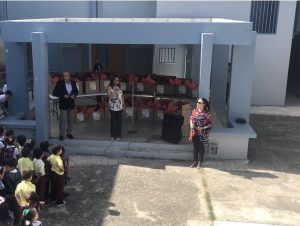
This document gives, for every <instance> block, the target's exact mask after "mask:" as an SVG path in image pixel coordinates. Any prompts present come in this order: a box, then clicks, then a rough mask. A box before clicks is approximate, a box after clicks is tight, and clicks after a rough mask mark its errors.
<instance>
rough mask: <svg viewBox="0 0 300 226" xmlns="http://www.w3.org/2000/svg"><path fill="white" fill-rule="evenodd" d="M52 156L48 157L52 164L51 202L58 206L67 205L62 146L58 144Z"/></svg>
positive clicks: (53, 149)
mask: <svg viewBox="0 0 300 226" xmlns="http://www.w3.org/2000/svg"><path fill="white" fill-rule="evenodd" d="M52 153H53V154H52V155H50V156H49V157H48V159H47V160H48V161H49V162H50V163H51V201H56V205H57V206H63V205H65V204H66V202H65V201H64V200H63V199H64V187H65V178H64V165H63V161H62V159H61V157H60V155H61V153H62V146H61V145H59V144H57V145H55V146H54V147H53V148H52Z"/></svg>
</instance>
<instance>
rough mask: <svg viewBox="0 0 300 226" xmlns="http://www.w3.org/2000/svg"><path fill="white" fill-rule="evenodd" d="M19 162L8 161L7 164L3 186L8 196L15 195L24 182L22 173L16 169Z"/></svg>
mask: <svg viewBox="0 0 300 226" xmlns="http://www.w3.org/2000/svg"><path fill="white" fill-rule="evenodd" d="M16 165H17V160H16V159H14V158H10V159H8V160H7V161H6V162H5V164H4V167H5V174H4V176H3V180H2V182H3V184H4V187H5V194H6V195H14V194H15V190H16V187H17V185H18V184H19V183H20V182H21V181H22V176H21V173H20V172H19V171H18V170H17V169H16Z"/></svg>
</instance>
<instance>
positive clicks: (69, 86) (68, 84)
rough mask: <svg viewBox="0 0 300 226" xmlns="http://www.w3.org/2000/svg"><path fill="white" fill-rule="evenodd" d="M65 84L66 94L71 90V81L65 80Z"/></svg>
mask: <svg viewBox="0 0 300 226" xmlns="http://www.w3.org/2000/svg"><path fill="white" fill-rule="evenodd" d="M65 86H66V90H67V92H68V94H69V95H70V94H71V92H72V84H71V81H69V82H65Z"/></svg>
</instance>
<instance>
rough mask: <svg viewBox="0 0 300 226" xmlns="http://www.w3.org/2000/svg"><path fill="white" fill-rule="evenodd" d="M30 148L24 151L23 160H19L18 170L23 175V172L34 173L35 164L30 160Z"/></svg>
mask: <svg viewBox="0 0 300 226" xmlns="http://www.w3.org/2000/svg"><path fill="white" fill-rule="evenodd" d="M29 152H30V148H29V147H27V146H26V145H25V146H24V148H23V150H22V158H20V159H19V160H18V164H17V169H18V170H19V171H20V172H21V174H22V175H23V171H25V170H26V171H33V162H32V161H31V160H30V158H29Z"/></svg>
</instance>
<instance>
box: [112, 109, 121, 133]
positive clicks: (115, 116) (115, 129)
mask: <svg viewBox="0 0 300 226" xmlns="http://www.w3.org/2000/svg"><path fill="white" fill-rule="evenodd" d="M109 113H110V136H111V137H113V138H120V137H121V130H122V111H112V110H109Z"/></svg>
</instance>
